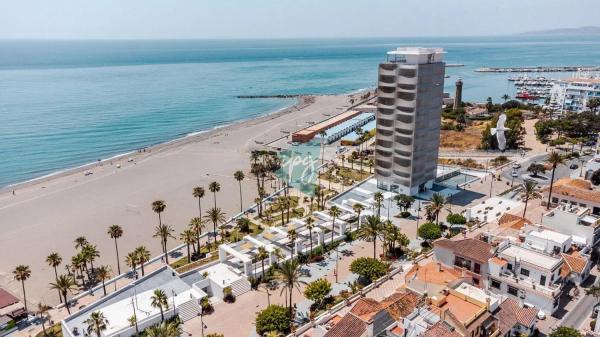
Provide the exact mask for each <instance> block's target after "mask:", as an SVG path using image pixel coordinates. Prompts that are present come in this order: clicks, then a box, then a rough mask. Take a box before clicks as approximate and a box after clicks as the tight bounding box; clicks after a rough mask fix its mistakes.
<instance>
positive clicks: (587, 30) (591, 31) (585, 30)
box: [521, 26, 600, 35]
mask: <svg viewBox="0 0 600 337" xmlns="http://www.w3.org/2000/svg"><path fill="white" fill-rule="evenodd" d="M521 35H600V27H597V26H585V27H579V28H558V29H547V30H536V31H531V32H525V33H521Z"/></svg>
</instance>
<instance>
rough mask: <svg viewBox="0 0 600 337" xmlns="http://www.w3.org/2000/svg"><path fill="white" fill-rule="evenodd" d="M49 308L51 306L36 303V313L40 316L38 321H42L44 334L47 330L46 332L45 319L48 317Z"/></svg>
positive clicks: (46, 333)
mask: <svg viewBox="0 0 600 337" xmlns="http://www.w3.org/2000/svg"><path fill="white" fill-rule="evenodd" d="M61 301H62V300H61ZM50 309H52V307H51V306H49V305H46V304H43V303H38V306H37V312H36V314H37V316H38V317H39V318H40V321H42V331H43V332H44V336H48V332H46V320H48V319H49V318H50V315H48V311H50Z"/></svg>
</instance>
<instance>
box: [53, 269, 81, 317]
mask: <svg viewBox="0 0 600 337" xmlns="http://www.w3.org/2000/svg"><path fill="white" fill-rule="evenodd" d="M50 289H56V290H58V291H59V292H60V293H61V295H62V296H63V300H64V301H65V307H66V308H67V312H68V313H69V315H70V314H71V310H70V309H69V301H67V294H68V293H70V292H71V293H72V292H73V291H74V290H75V289H77V283H75V279H74V278H73V277H72V276H69V275H59V276H58V278H57V279H56V282H54V283H50Z"/></svg>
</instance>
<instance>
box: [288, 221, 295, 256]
mask: <svg viewBox="0 0 600 337" xmlns="http://www.w3.org/2000/svg"><path fill="white" fill-rule="evenodd" d="M287 239H288V240H289V241H290V243H291V244H292V259H293V258H294V246H295V245H296V239H298V233H296V230H295V229H293V228H292V229H290V230H288V231H287Z"/></svg>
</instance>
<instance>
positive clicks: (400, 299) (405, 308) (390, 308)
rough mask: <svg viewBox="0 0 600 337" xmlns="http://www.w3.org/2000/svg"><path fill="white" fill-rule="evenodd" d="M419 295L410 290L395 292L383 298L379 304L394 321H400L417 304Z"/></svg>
mask: <svg viewBox="0 0 600 337" xmlns="http://www.w3.org/2000/svg"><path fill="white" fill-rule="evenodd" d="M419 299H420V297H419V296H417V295H416V294H414V293H412V292H409V291H407V292H403V293H401V292H396V293H394V294H392V295H390V296H388V297H386V298H384V299H383V300H382V301H381V302H379V305H380V306H381V307H382V308H383V309H385V310H387V312H388V313H389V314H390V316H392V318H394V319H395V320H396V321H400V320H401V319H402V318H403V317H406V316H407V315H408V314H410V313H411V312H413V310H415V308H416V307H417V305H418V304H419Z"/></svg>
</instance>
